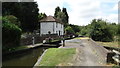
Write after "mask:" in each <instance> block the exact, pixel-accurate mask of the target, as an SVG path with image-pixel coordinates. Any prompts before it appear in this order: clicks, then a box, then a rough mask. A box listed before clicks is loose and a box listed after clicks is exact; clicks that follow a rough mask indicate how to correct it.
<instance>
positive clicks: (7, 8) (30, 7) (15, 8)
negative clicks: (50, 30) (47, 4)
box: [2, 2, 39, 32]
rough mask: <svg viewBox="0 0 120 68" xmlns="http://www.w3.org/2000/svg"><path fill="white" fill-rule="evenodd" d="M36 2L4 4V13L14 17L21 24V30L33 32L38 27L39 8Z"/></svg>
mask: <svg viewBox="0 0 120 68" xmlns="http://www.w3.org/2000/svg"><path fill="white" fill-rule="evenodd" d="M37 6H38V5H37V4H36V2H3V3H2V7H3V8H2V9H3V10H2V12H3V16H5V15H14V16H16V17H17V18H18V20H19V21H20V22H21V26H20V27H21V29H22V30H23V31H24V32H26V31H28V32H32V31H33V30H35V29H37V28H38V27H37V26H38V15H39V14H38V11H39V10H38V8H37Z"/></svg>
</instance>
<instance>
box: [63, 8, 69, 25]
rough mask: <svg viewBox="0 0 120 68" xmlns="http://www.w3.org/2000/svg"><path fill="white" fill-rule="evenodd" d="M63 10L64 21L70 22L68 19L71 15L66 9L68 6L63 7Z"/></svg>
mask: <svg viewBox="0 0 120 68" xmlns="http://www.w3.org/2000/svg"><path fill="white" fill-rule="evenodd" d="M62 12H63V13H64V14H65V21H64V23H68V21H69V16H68V13H67V9H66V8H63V9H62Z"/></svg>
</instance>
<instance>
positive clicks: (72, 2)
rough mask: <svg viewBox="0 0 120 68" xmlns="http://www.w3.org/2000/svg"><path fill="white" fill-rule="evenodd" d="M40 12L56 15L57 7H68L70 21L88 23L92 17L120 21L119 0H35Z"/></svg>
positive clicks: (77, 23) (80, 23)
mask: <svg viewBox="0 0 120 68" xmlns="http://www.w3.org/2000/svg"><path fill="white" fill-rule="evenodd" d="M35 1H37V3H38V8H39V12H40V13H41V12H42V13H46V14H47V15H48V16H49V15H52V16H53V15H54V12H55V8H56V7H57V6H59V7H60V8H61V9H62V8H63V7H65V8H67V12H68V15H69V23H70V24H75V25H87V24H89V23H90V22H91V20H92V19H94V18H96V19H98V18H102V19H104V20H107V21H109V22H116V23H118V0H35Z"/></svg>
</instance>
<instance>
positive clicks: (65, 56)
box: [39, 48, 76, 66]
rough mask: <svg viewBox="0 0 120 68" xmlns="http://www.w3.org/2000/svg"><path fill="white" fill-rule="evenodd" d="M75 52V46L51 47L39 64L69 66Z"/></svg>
mask: <svg viewBox="0 0 120 68" xmlns="http://www.w3.org/2000/svg"><path fill="white" fill-rule="evenodd" d="M75 53H76V49H75V48H69V49H68V48H50V49H48V50H47V52H46V53H45V55H44V56H43V58H42V60H41V62H40V64H39V66H67V65H68V63H69V62H71V61H72V59H73V56H74V55H75Z"/></svg>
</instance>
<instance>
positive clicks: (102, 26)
mask: <svg viewBox="0 0 120 68" xmlns="http://www.w3.org/2000/svg"><path fill="white" fill-rule="evenodd" d="M91 25H92V30H91V33H90V37H91V38H92V39H93V40H95V41H104V42H106V41H113V35H112V33H111V31H110V30H109V28H108V25H107V22H106V21H104V20H102V19H98V20H96V19H94V20H93V21H92V23H91Z"/></svg>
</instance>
